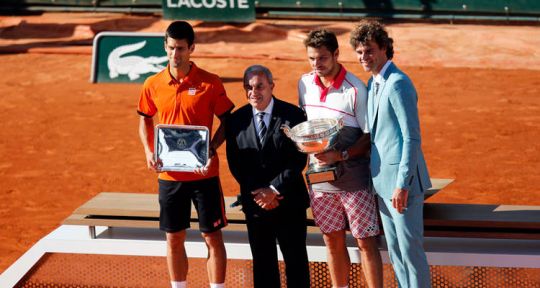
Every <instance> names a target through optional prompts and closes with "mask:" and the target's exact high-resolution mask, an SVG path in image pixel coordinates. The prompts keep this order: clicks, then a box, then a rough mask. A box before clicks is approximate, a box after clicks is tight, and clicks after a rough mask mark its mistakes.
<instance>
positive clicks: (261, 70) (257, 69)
mask: <svg viewBox="0 0 540 288" xmlns="http://www.w3.org/2000/svg"><path fill="white" fill-rule="evenodd" d="M254 74H255V75H257V74H264V76H266V79H268V83H270V84H272V83H274V80H273V78H272V72H270V69H268V68H266V67H265V66H262V65H251V66H249V67H248V68H246V71H244V85H246V84H248V81H249V77H250V76H251V75H254Z"/></svg>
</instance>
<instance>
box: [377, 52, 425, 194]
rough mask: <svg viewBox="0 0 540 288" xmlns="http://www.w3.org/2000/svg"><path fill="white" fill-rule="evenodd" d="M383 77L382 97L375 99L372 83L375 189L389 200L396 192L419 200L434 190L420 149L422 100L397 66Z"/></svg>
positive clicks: (391, 65) (387, 71)
mask: <svg viewBox="0 0 540 288" xmlns="http://www.w3.org/2000/svg"><path fill="white" fill-rule="evenodd" d="M382 76H383V78H384V80H383V82H382V83H381V84H380V86H379V93H378V96H376V95H374V94H375V93H374V92H375V91H374V90H375V89H374V87H372V85H374V83H373V78H371V79H370V80H369V82H368V91H369V95H368V122H369V130H370V135H371V165H370V166H371V177H372V179H373V187H374V188H375V191H376V193H377V194H378V195H379V196H380V197H382V198H385V199H390V198H391V197H392V193H393V191H394V189H396V188H404V189H407V190H408V191H409V195H410V196H415V195H418V194H420V193H423V192H424V191H426V190H427V189H428V188H430V187H431V181H430V179H429V174H428V171H427V167H426V162H425V160H424V154H423V153H422V149H421V147H420V144H421V137H420V123H419V120H418V107H417V102H418V96H417V94H416V89H415V88H414V86H413V84H412V81H411V80H410V79H409V77H408V76H407V75H405V73H403V72H402V71H401V70H399V69H398V68H397V67H396V65H394V63H390V65H389V66H388V68H387V69H386V71H385V73H384V75H382Z"/></svg>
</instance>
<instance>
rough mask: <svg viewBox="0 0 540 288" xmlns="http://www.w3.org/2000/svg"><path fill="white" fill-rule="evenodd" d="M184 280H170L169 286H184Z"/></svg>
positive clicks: (176, 287)
mask: <svg viewBox="0 0 540 288" xmlns="http://www.w3.org/2000/svg"><path fill="white" fill-rule="evenodd" d="M186 287H187V284H186V281H171V288H186Z"/></svg>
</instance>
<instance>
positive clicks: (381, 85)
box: [350, 21, 431, 288]
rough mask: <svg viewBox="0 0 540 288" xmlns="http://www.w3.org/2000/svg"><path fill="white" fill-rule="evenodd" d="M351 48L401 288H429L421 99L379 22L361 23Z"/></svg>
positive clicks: (427, 182) (427, 183)
mask: <svg viewBox="0 0 540 288" xmlns="http://www.w3.org/2000/svg"><path fill="white" fill-rule="evenodd" d="M350 42H351V45H352V47H353V49H354V50H355V51H356V55H357V57H358V60H359V62H360V64H361V65H362V67H363V68H364V70H365V71H367V72H370V73H371V74H372V77H371V78H370V80H369V82H368V125H369V130H370V135H371V164H370V167H371V177H372V180H373V188H374V189H375V192H376V193H377V195H378V196H379V197H378V200H379V209H380V215H381V220H382V224H383V228H384V235H385V238H386V242H387V244H388V252H389V254H390V261H391V262H392V265H393V267H394V272H395V274H396V278H397V280H398V284H399V287H421V288H425V287H431V280H430V272H429V265H428V263H427V259H426V254H425V252H424V248H423V242H424V241H423V238H424V237H423V234H424V225H423V213H422V211H423V205H424V191H426V190H427V189H428V188H430V187H431V182H430V179H429V175H428V171H427V167H426V162H425V160H424V155H423V153H422V149H421V147H420V143H421V140H420V123H419V120H418V108H417V101H418V97H417V94H416V90H415V88H414V86H413V84H412V82H411V80H410V79H409V77H408V76H407V75H405V73H403V72H402V71H401V70H399V69H398V68H397V66H396V65H395V64H394V63H393V62H392V61H391V59H392V57H393V54H394V51H393V46H392V44H393V40H392V38H390V37H389V36H388V33H387V32H386V30H385V28H384V26H383V25H382V24H381V23H379V22H377V21H362V22H361V23H360V24H359V25H358V26H357V27H356V28H355V29H354V30H353V31H352V32H351V39H350Z"/></svg>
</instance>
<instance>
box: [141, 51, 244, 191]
mask: <svg viewBox="0 0 540 288" xmlns="http://www.w3.org/2000/svg"><path fill="white" fill-rule="evenodd" d="M233 108H234V104H233V103H232V101H231V100H230V99H229V98H228V97H227V93H226V92H225V88H224V87H223V84H222V83H221V79H219V77H218V76H217V75H215V74H212V73H209V72H207V71H204V70H202V69H200V68H198V67H197V66H196V65H195V63H193V62H192V63H191V69H190V70H189V73H188V75H186V76H185V77H184V78H183V79H182V81H181V82H180V81H177V80H176V79H174V78H173V77H172V76H171V74H170V72H169V67H168V66H167V68H165V69H163V70H162V71H161V72H159V73H157V74H155V75H152V76H150V77H148V78H147V79H146V81H145V82H144V85H143V90H142V92H141V96H140V98H139V105H138V108H137V112H138V113H139V114H140V115H142V116H145V117H153V116H154V115H155V114H156V113H157V115H158V120H159V123H161V124H179V125H198V126H206V127H208V129H209V130H210V135H212V123H213V121H214V115H216V116H218V117H219V116H221V115H223V114H225V113H226V112H228V111H231V110H232V109H233ZM152 149H153V145H152ZM218 175H219V159H218V157H217V155H215V156H214V159H212V164H211V165H210V168H209V171H208V174H206V176H202V175H197V174H195V173H192V172H162V173H159V179H163V180H173V181H194V180H201V179H206V178H210V177H215V176H218Z"/></svg>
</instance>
